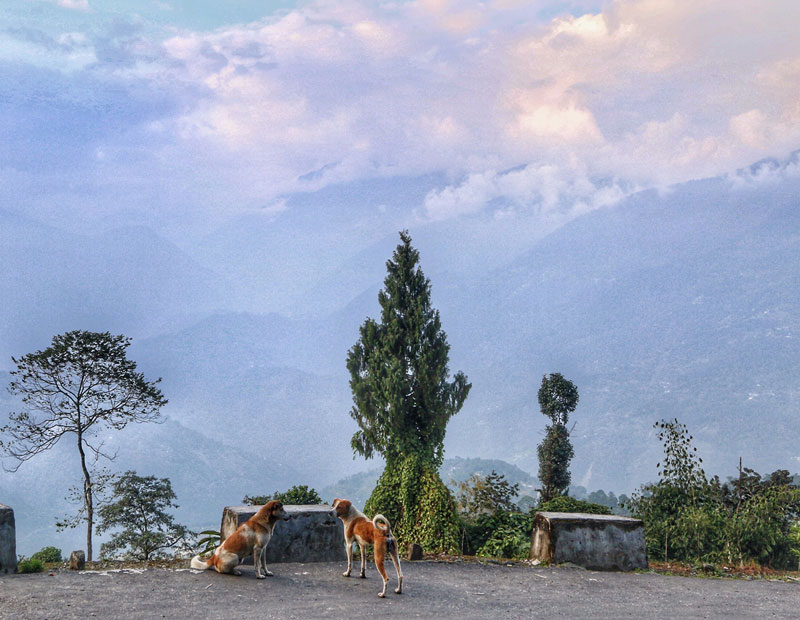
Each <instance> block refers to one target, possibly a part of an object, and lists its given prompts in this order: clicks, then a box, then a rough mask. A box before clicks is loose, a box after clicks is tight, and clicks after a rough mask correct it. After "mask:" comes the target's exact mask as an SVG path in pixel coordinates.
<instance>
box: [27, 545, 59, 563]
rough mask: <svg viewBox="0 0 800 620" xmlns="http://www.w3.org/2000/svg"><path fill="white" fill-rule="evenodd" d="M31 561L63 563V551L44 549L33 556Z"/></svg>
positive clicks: (53, 548)
mask: <svg viewBox="0 0 800 620" xmlns="http://www.w3.org/2000/svg"><path fill="white" fill-rule="evenodd" d="M31 560H39V561H40V562H62V561H63V559H62V558H61V549H56V548H55V547H42V548H41V549H40V550H39V551H37V552H36V553H34V554H33V555H32V556H31Z"/></svg>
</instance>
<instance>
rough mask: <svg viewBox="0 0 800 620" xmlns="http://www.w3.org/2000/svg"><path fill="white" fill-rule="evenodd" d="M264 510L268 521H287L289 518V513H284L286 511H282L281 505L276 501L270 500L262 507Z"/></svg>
mask: <svg viewBox="0 0 800 620" xmlns="http://www.w3.org/2000/svg"><path fill="white" fill-rule="evenodd" d="M264 509H265V510H266V511H267V513H268V514H269V520H270V521H277V520H278V519H283V520H284V521H288V520H289V519H290V518H291V517H289V513H288V512H286V510H284V508H283V504H282V503H281V502H280V501H278V500H277V499H272V500H270V501H268V502H267V503H266V504H265V505H264Z"/></svg>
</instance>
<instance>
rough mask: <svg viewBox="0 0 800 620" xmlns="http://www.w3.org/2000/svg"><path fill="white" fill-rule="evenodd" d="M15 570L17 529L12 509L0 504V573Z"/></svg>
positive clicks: (5, 573) (3, 573)
mask: <svg viewBox="0 0 800 620" xmlns="http://www.w3.org/2000/svg"><path fill="white" fill-rule="evenodd" d="M15 572H17V530H16V526H15V524H14V510H13V509H11V508H10V507H9V506H6V505H5V504H0V575H7V574H9V573H15Z"/></svg>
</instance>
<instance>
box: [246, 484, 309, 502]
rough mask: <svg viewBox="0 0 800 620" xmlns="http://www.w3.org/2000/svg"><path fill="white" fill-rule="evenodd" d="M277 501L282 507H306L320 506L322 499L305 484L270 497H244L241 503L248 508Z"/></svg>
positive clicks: (275, 493)
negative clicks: (311, 505)
mask: <svg viewBox="0 0 800 620" xmlns="http://www.w3.org/2000/svg"><path fill="white" fill-rule="evenodd" d="M273 499H277V500H278V501H280V502H281V503H282V504H284V505H292V504H294V505H298V506H307V505H310V504H321V503H322V498H321V497H320V496H319V493H317V491H316V489H312V488H309V487H308V486H306V485H305V484H298V485H295V486H293V487H291V488H290V489H289V490H288V491H284V492H283V493H281V492H280V491H275V492H274V493H273V494H272V495H253V496H250V495H245V496H244V498H243V499H242V503H244V504H247V505H249V506H263V505H264V504H266V503H267V502H268V501H270V500H273Z"/></svg>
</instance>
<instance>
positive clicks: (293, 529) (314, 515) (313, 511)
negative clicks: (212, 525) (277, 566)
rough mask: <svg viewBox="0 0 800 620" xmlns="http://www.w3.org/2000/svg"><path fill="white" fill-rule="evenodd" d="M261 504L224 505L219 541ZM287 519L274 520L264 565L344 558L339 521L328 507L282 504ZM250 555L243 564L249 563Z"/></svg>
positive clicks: (250, 561) (341, 530)
mask: <svg viewBox="0 0 800 620" xmlns="http://www.w3.org/2000/svg"><path fill="white" fill-rule="evenodd" d="M260 508H261V506H226V507H225V509H224V510H223V512H222V525H221V526H220V534H221V536H222V540H225V539H226V538H227V537H228V536H230V535H231V534H233V533H234V532H235V531H236V528H237V527H239V526H240V525H241V524H242V523H244V522H245V521H247V520H248V519H249V518H250V517H252V516H253V515H254V514H256V512H258V510H259V509H260ZM284 509H285V510H286V512H287V513H288V514H289V517H290V518H289V520H288V521H278V523H277V524H276V525H275V530H274V531H273V533H272V539H271V540H270V541H269V545H267V564H270V563H278V562H338V561H340V560H344V559H346V555H345V550H344V528H343V527H342V522H341V521H340V520H339V519H337V518H336V517H333V516H331V514H330V512H331V510H332V507H331V506H328V505H324V504H323V505H313V506H292V505H284ZM252 561H253V558H252V556H251V557H250V558H249V559H248V560H247V562H246V563H247V564H250V563H252Z"/></svg>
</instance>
